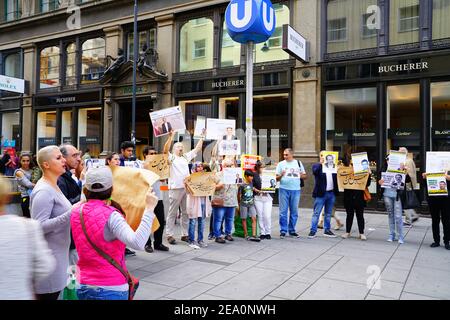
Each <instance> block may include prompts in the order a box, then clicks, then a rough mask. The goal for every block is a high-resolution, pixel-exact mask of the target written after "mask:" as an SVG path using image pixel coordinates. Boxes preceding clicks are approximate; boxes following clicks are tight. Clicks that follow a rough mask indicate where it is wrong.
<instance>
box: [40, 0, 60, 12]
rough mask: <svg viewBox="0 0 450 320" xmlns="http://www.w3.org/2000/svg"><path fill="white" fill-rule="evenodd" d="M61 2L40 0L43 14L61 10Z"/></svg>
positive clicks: (58, 0)
mask: <svg viewBox="0 0 450 320" xmlns="http://www.w3.org/2000/svg"><path fill="white" fill-rule="evenodd" d="M59 5H60V0H40V10H41V12H49V11H53V10H56V9H58V8H59Z"/></svg>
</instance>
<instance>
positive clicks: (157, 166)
mask: <svg viewBox="0 0 450 320" xmlns="http://www.w3.org/2000/svg"><path fill="white" fill-rule="evenodd" d="M144 169H147V170H150V171H152V172H153V173H155V174H157V175H158V176H159V179H160V180H164V179H168V178H169V176H170V165H169V155H168V154H155V155H148V156H147V157H146V158H145V161H144Z"/></svg>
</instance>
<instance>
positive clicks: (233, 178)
mask: <svg viewBox="0 0 450 320" xmlns="http://www.w3.org/2000/svg"><path fill="white" fill-rule="evenodd" d="M243 181H244V173H243V171H242V168H223V183H224V184H242V183H243Z"/></svg>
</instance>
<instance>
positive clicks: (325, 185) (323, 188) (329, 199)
mask: <svg viewBox="0 0 450 320" xmlns="http://www.w3.org/2000/svg"><path fill="white" fill-rule="evenodd" d="M324 161H325V159H324V157H323V155H322V153H321V154H320V163H316V164H314V165H313V166H312V171H313V175H314V179H315V185H314V190H313V194H312V196H313V198H314V199H315V200H314V213H313V216H312V221H311V230H310V232H309V235H308V238H315V237H316V233H317V224H318V223H319V217H320V213H321V211H322V209H323V207H324V206H325V214H324V216H325V225H324V232H323V234H324V236H326V237H330V238H335V237H336V235H335V234H334V233H333V232H331V214H332V211H333V207H334V202H335V200H336V196H337V195H338V194H339V188H338V183H337V174H336V173H324V172H322V164H323V163H324Z"/></svg>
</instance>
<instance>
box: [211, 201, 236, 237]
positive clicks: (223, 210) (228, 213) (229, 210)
mask: <svg viewBox="0 0 450 320" xmlns="http://www.w3.org/2000/svg"><path fill="white" fill-rule="evenodd" d="M235 209H236V208H234V207H215V208H213V217H214V236H215V237H216V238H220V237H221V236H222V233H221V232H220V227H221V225H222V221H223V220H224V219H225V235H227V236H228V235H231V232H232V231H233V224H234V211H235Z"/></svg>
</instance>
